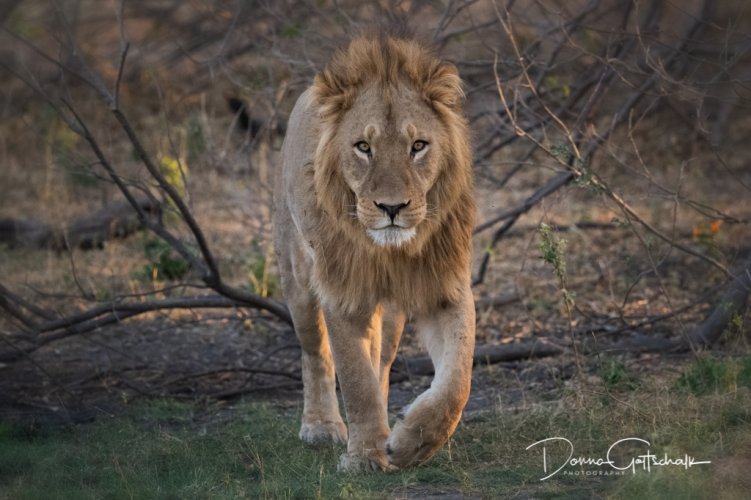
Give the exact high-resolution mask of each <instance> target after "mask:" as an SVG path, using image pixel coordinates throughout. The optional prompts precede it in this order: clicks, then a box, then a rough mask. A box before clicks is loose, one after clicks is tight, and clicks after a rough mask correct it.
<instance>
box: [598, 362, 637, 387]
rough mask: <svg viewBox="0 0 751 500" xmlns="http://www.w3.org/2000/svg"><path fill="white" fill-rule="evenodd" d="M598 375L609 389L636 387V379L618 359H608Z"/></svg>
mask: <svg viewBox="0 0 751 500" xmlns="http://www.w3.org/2000/svg"><path fill="white" fill-rule="evenodd" d="M600 377H601V378H602V381H603V382H604V383H605V386H606V387H608V388H609V389H624V390H632V389H636V388H637V387H638V385H639V384H638V383H637V381H636V380H635V379H634V378H633V377H632V376H631V375H629V374H628V372H627V371H626V366H625V365H624V364H623V363H621V362H619V361H613V360H611V361H609V362H608V363H607V364H606V365H605V366H603V367H602V369H601V370H600Z"/></svg>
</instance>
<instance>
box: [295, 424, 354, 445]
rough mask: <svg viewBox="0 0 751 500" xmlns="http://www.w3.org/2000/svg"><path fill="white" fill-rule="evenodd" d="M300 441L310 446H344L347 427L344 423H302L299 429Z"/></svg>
mask: <svg viewBox="0 0 751 500" xmlns="http://www.w3.org/2000/svg"><path fill="white" fill-rule="evenodd" d="M300 439H301V440H302V441H303V442H305V443H307V444H309V445H312V446H321V445H327V444H338V443H341V444H346V443H347V426H346V425H344V422H342V421H341V420H339V421H338V422H324V421H320V420H317V421H314V422H303V423H302V426H301V427H300Z"/></svg>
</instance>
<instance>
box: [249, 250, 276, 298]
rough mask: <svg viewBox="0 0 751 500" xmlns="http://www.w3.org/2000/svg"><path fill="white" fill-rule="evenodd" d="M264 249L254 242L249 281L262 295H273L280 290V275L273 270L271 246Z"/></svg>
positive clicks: (250, 257)
mask: <svg viewBox="0 0 751 500" xmlns="http://www.w3.org/2000/svg"><path fill="white" fill-rule="evenodd" d="M268 246H269V248H267V249H265V250H264V249H263V248H261V245H259V244H258V243H257V242H254V244H253V246H252V251H251V253H250V256H249V258H248V281H250V285H251V287H252V288H253V291H254V292H255V293H256V294H258V295H260V296H261V297H273V296H274V295H276V294H277V293H278V292H279V290H280V283H279V275H278V274H276V273H272V272H271V266H270V265H269V264H270V262H271V254H272V252H271V248H270V245H268Z"/></svg>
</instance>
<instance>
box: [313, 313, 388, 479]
mask: <svg viewBox="0 0 751 500" xmlns="http://www.w3.org/2000/svg"><path fill="white" fill-rule="evenodd" d="M324 317H325V318H326V325H327V327H328V331H329V339H330V342H331V349H332V352H333V354H334V364H335V365H336V373H337V376H338V377H339V386H340V388H341V391H342V397H343V399H344V408H345V411H346V414H347V425H348V427H349V440H348V441H347V452H346V453H345V454H343V455H342V456H341V459H340V460H339V466H338V469H339V471H342V472H359V471H367V470H385V469H387V468H388V467H389V463H388V460H387V458H386V446H385V445H386V439H387V438H388V435H389V428H388V423H387V418H386V406H385V404H384V401H383V398H382V397H381V389H380V380H379V375H380V374H379V371H380V367H379V366H374V364H373V363H374V359H373V353H374V351H373V341H374V340H377V341H379V342H380V335H379V334H378V333H379V332H376V331H374V329H376V328H377V329H380V324H379V323H380V322H379V321H371V317H370V316H369V315H365V316H360V315H348V314H344V313H342V312H340V311H338V310H336V309H330V308H326V307H325V306H324ZM378 319H379V318H378ZM378 350H379V351H380V348H379V349H378ZM376 359H377V358H376ZM378 364H380V363H378Z"/></svg>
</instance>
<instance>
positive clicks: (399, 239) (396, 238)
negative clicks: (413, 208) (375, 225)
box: [368, 226, 417, 247]
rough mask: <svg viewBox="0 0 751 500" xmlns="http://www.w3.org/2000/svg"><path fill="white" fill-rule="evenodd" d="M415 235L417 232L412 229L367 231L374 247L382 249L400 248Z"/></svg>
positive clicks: (391, 228) (395, 227)
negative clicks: (374, 244)
mask: <svg viewBox="0 0 751 500" xmlns="http://www.w3.org/2000/svg"><path fill="white" fill-rule="evenodd" d="M415 234H417V231H415V228H413V227H410V228H404V227H397V226H389V227H384V228H382V229H368V236H370V238H371V239H372V240H373V241H374V242H375V243H376V245H378V246H382V247H401V246H403V245H406V244H407V243H409V242H410V241H411V240H412V238H414V237H415Z"/></svg>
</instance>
